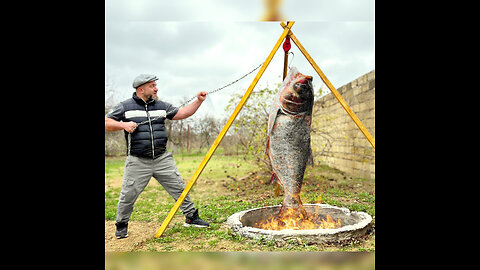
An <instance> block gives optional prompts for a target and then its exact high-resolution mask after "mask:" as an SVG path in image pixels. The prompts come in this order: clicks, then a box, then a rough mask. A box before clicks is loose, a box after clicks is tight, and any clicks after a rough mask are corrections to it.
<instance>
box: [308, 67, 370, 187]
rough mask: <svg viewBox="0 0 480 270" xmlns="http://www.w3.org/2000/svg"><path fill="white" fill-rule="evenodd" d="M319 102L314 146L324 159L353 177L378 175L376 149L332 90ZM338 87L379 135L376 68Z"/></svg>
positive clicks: (315, 114)
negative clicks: (376, 125) (376, 119)
mask: <svg viewBox="0 0 480 270" xmlns="http://www.w3.org/2000/svg"><path fill="white" fill-rule="evenodd" d="M327 91H329V94H327V95H325V96H323V97H322V98H320V99H318V100H317V101H316V102H315V109H314V116H313V123H312V149H313V153H314V155H315V156H314V158H315V159H316V160H317V161H320V163H324V164H327V165H328V166H330V167H332V168H336V169H339V170H341V171H343V172H345V173H346V174H347V175H350V176H352V177H362V178H375V150H374V149H373V147H372V145H371V144H370V142H369V141H368V140H367V138H366V137H365V136H364V135H363V133H362V132H361V131H360V129H359V128H358V127H357V125H355V122H353V120H352V119H351V118H350V116H349V115H348V114H347V112H346V111H345V109H343V107H342V106H341V105H340V103H339V102H338V101H337V99H336V98H335V97H334V96H333V94H332V93H330V90H328V89H327ZM337 91H338V92H339V93H340V94H341V95H342V97H343V99H345V101H346V102H347V104H348V106H349V107H350V108H351V109H352V110H353V111H354V112H355V114H356V115H357V117H358V118H359V119H360V121H361V122H362V124H363V125H364V126H365V127H366V129H367V130H368V131H369V132H370V134H371V135H372V137H373V138H375V70H372V71H370V72H369V73H367V74H364V75H363V76H361V77H359V78H357V79H355V80H353V81H352V82H350V83H347V84H346V85H343V86H342V87H339V88H338V89H337Z"/></svg>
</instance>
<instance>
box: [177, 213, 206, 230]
mask: <svg viewBox="0 0 480 270" xmlns="http://www.w3.org/2000/svg"><path fill="white" fill-rule="evenodd" d="M183 226H185V227H190V226H195V227H197V228H206V227H209V226H210V224H208V222H205V221H203V220H202V219H200V217H199V216H198V209H195V212H193V214H192V215H190V216H187V217H186V218H185V223H183Z"/></svg>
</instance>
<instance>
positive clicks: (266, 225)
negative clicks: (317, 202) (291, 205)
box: [254, 209, 342, 231]
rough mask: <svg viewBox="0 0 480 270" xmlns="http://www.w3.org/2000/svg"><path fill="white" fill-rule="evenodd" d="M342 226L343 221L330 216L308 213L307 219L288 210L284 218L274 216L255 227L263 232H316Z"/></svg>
mask: <svg viewBox="0 0 480 270" xmlns="http://www.w3.org/2000/svg"><path fill="white" fill-rule="evenodd" d="M341 226H342V221H341V219H340V218H339V219H337V220H336V221H335V220H334V219H333V218H332V217H331V216H330V215H328V214H327V215H326V216H325V218H322V216H321V215H320V214H316V213H307V217H304V216H303V215H300V216H299V215H298V214H297V213H296V212H295V211H294V210H293V209H287V211H286V212H285V213H282V216H281V217H279V216H273V217H271V218H267V219H265V220H262V221H260V222H258V223H256V224H255V226H254V227H256V228H259V229H263V230H276V231H281V230H286V229H293V230H314V229H336V228H340V227H341Z"/></svg>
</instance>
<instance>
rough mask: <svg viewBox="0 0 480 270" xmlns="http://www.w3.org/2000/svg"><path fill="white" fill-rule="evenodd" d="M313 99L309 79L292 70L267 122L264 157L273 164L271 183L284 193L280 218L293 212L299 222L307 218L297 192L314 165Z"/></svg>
mask: <svg viewBox="0 0 480 270" xmlns="http://www.w3.org/2000/svg"><path fill="white" fill-rule="evenodd" d="M313 99H314V95H313V87H312V77H311V76H305V75H303V74H301V73H300V72H298V70H297V69H296V68H295V67H292V68H291V69H290V72H289V73H288V75H287V76H286V77H285V80H284V81H283V84H282V85H281V86H280V90H279V92H278V93H277V95H276V96H275V100H274V103H273V106H272V111H271V112H270V115H269V119H268V133H267V146H266V153H267V155H268V157H269V159H270V162H271V164H272V169H273V175H272V179H276V180H277V181H278V182H279V183H280V184H281V185H282V186H283V190H284V193H285V195H284V200H283V203H282V207H281V209H280V212H279V218H281V217H282V214H283V213H286V212H287V211H286V210H287V209H292V210H293V213H295V214H294V215H295V216H296V217H298V218H306V217H307V214H306V211H305V209H304V207H303V204H302V201H301V199H300V190H301V189H302V182H303V175H304V173H305V168H306V166H307V163H311V164H313V160H312V150H311V148H310V126H311V118H312V108H313ZM289 212H292V211H289ZM302 216H303V217H302Z"/></svg>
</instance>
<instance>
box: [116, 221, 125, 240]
mask: <svg viewBox="0 0 480 270" xmlns="http://www.w3.org/2000/svg"><path fill="white" fill-rule="evenodd" d="M115 226H117V231H116V232H115V236H116V237H117V239H122V238H127V237H128V223H124V222H120V223H118V222H117V223H115Z"/></svg>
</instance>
